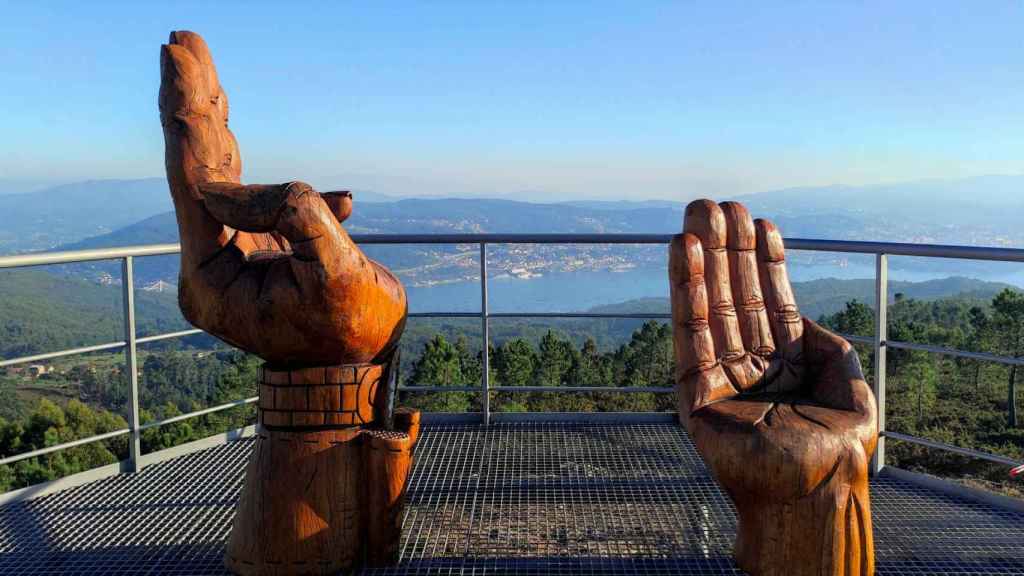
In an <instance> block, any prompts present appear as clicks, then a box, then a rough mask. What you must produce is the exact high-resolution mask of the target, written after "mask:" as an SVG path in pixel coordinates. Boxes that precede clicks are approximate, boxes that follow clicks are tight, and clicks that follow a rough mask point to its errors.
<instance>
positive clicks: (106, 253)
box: [0, 234, 1024, 269]
mask: <svg viewBox="0 0 1024 576" xmlns="http://www.w3.org/2000/svg"><path fill="white" fill-rule="evenodd" d="M673 236H674V235H673V234H353V235H352V239H353V240H355V241H356V242H357V243H360V244H480V243H484V244H667V243H668V242H670V241H671V240H672V237H673ZM783 241H784V243H785V246H786V248H788V249H790V250H808V251H813V252H848V253H855V254H888V255H890V256H921V257H927V258H956V259H963V260H996V261H1002V262H1024V249H1021V248H998V247H993V246H957V245H944V244H911V243H905V242H866V241H860V240H820V239H813V238H785V239H784V240H783ZM180 249H181V245H180V244H151V245H141V246H124V247H117V248H99V249H92V250H67V251H61V252H30V253H27V254H16V255H12V256H0V269H2V268H18V267H22V266H42V265H46V264H70V263H74V262H88V261H95V260H113V259H117V258H124V257H127V256H157V255H164V254H175V253H177V252H179V251H180Z"/></svg>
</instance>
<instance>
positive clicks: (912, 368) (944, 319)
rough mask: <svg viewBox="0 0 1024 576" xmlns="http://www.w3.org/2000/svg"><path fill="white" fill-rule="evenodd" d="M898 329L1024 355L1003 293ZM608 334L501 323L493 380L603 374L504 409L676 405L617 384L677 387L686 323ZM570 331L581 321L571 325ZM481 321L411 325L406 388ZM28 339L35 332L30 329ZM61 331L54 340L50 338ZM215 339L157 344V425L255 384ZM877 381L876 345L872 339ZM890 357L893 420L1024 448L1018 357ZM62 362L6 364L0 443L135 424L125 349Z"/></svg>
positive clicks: (104, 449) (99, 454) (201, 422)
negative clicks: (33, 366)
mask: <svg viewBox="0 0 1024 576" xmlns="http://www.w3.org/2000/svg"><path fill="white" fill-rule="evenodd" d="M889 317H890V320H889V322H890V325H889V335H890V338H891V339H893V340H901V341H910V342H919V343H926V344H934V345H940V346H946V347H950V348H959V349H965V350H974V351H985V352H992V353H997V354H1001V355H1007V356H1014V357H1020V356H1022V355H1024V295H1022V294H1021V293H1019V292H1014V291H1010V290H1005V291H1003V292H1000V293H999V294H997V295H996V296H995V297H994V298H990V299H984V300H983V299H979V298H976V297H959V298H947V299H940V300H918V299H913V298H907V297H904V296H903V295H902V294H897V296H896V300H895V302H894V303H892V304H891V305H890V308H889ZM820 320H821V321H822V322H823V323H824V324H826V325H827V326H829V327H831V328H833V329H835V330H838V331H840V332H843V333H848V334H860V335H870V334H872V333H873V327H874V312H873V310H872V307H871V306H868V305H865V304H864V303H862V302H859V301H856V300H854V301H850V302H848V303H847V304H846V306H845V309H844V310H841V311H840V312H837V313H835V314H831V315H827V316H823V317H821V318H820ZM602 326H604V327H605V328H602V330H603V332H602V333H601V335H600V340H601V342H600V343H599V342H598V338H594V337H587V336H586V333H585V330H584V328H583V325H562V326H560V327H559V329H545V330H541V329H539V328H538V327H537V326H533V325H523V324H518V325H517V324H512V325H508V326H505V327H504V328H501V329H499V330H497V331H496V334H495V337H494V341H493V342H492V348H491V350H490V356H491V375H490V380H491V383H492V385H496V386H547V387H552V388H554V387H558V386H599V387H606V388H608V389H609V391H608V392H601V393H589V392H588V393H553V392H529V393H506V392H492V396H491V409H492V410H494V411H602V412H620V411H666V410H673V409H674V398H673V395H672V394H655V393H646V392H645V393H628V394H627V393H616V392H614V388H615V387H621V386H642V387H670V386H672V383H673V367H674V363H673V354H672V345H671V341H672V335H671V330H670V328H669V326H668V325H666V324H663V323H659V322H647V323H643V324H639V323H636V324H633V325H632V327H633V328H635V329H634V330H632V333H631V334H628V335H626V336H624V337H622V338H619V339H618V342H617V343H615V335H616V332H617V331H620V330H621V328H622V325H617V326H618V328H617V329H616V330H611V329H608V325H602ZM561 328H568V330H563V329H561ZM477 329H478V326H476V325H475V323H472V322H470V323H462V324H460V323H458V322H454V323H437V322H434V323H423V322H419V323H416V324H414V325H413V326H411V328H410V333H409V336H410V337H409V338H407V342H406V351H405V353H404V361H405V363H404V369H403V383H404V384H405V385H408V386H418V385H423V386H450V387H466V386H477V385H479V382H480V379H481V370H482V368H481V365H482V363H481V354H480V350H479V344H478V341H479V332H478V331H477ZM22 336H24V335H22ZM47 338H48V339H50V338H49V337H47ZM211 345H212V343H211V342H210V341H209V340H203V339H198V340H192V341H184V342H173V341H170V342H168V343H164V344H162V345H160V346H155V347H149V348H147V349H146V350H145V352H144V353H143V356H142V360H141V362H140V367H141V380H140V383H141V387H140V388H141V394H142V406H143V407H144V411H143V414H142V419H143V421H144V422H146V421H152V420H154V419H163V418H167V417H171V416H174V415H177V414H181V413H183V412H187V411H191V410H195V409H199V408H203V407H206V406H211V405H215V404H219V403H222V402H228V401H231V400H237V399H240V398H244V397H248V396H252V395H254V393H255V391H254V386H253V382H254V380H255V371H256V366H257V365H258V360H257V359H255V358H254V357H252V356H249V355H246V354H244V353H241V352H237V351H234V350H230V349H226V348H223V347H220V348H218V347H214V348H213V349H212V350H211V348H210V346H211ZM858 348H859V351H860V353H861V359H862V363H863V365H864V371H865V374H866V375H867V376H868V379H869V380H870V379H871V375H872V373H873V359H872V357H871V353H870V350H869V349H868V348H866V347H858ZM888 361H889V366H888V382H887V391H888V412H887V416H888V427H889V428H890V429H891V430H896V431H900V432H904V433H907V434H913V435H917V436H923V437H926V438H930V439H933V440H938V441H942V442H946V443H949V444H955V445H960V446H967V447H971V448H975V449H979V450H983V451H988V452H992V453H997V454H1003V455H1006V456H1010V457H1013V458H1016V459H1020V460H1024V423H1022V422H1020V417H1019V412H1018V410H1019V407H1020V402H1021V396H1022V393H1021V391H1020V388H1021V386H1020V385H1018V383H1017V380H1018V375H1017V369H1016V367H1013V366H1008V365H1005V364H997V363H992V362H983V361H977V360H969V359H962V358H953V357H947V356H941V355H936V354H931V353H927V352H918V351H907V350H896V349H892V350H890V351H889V360H888ZM54 368H55V369H54V370H53V371H52V372H50V373H47V374H43V375H41V376H39V377H38V378H35V379H33V380H32V381H31V385H26V384H25V382H26V376H25V375H24V373H17V372H13V371H11V370H10V369H9V370H8V372H7V374H6V375H4V373H3V372H0V455H11V454H17V453H20V452H24V451H28V450H33V449H37V448H41V447H46V446H52V445H55V444H58V443H61V442H66V441H68V440H72V439H75V438H81V437H85V436H89V435H93V434H99V433H103V432H108V431H114V430H119V429H123V428H125V427H126V423H125V420H124V416H125V414H126V402H127V397H126V386H125V384H124V382H125V378H124V374H123V370H122V365H121V362H120V356H118V355H111V354H106V355H104V354H100V355H92V356H86V357H74V358H73V359H68V360H66V361H64V362H55V363H54ZM480 400H481V398H480V395H479V394H477V393H474V392H463V391H456V392H447V393H411V392H410V393H405V394H403V398H402V400H401V401H402V403H403V404H406V405H412V406H417V407H419V408H422V409H425V410H430V411H441V412H465V411H477V410H479V409H480ZM252 417H253V413H252V409H251V407H247V408H238V409H232V410H229V411H225V412H221V413H217V414H212V415H208V416H203V417H200V418H194V419H189V420H186V421H183V422H178V423H174V424H170V425H166V426H160V427H157V428H152V429H149V430H146V431H145V432H144V433H143V451H144V452H149V451H153V450H159V449H162V448H166V447H169V446H173V445H177V444H180V443H183V442H187V441H190V440H195V439H199V438H202V437H205V436H209V435H211V434H213V433H216V432H220V431H224V430H228V429H233V428H238V427H241V426H243V425H245V424H247V423H251V421H252ZM126 448H127V445H126V439H125V437H123V436H122V437H119V438H117V439H115V440H110V441H104V442H99V443H94V444H90V445H86V446H81V447H76V448H72V449H68V450H63V451H59V452H56V453H53V454H48V455H45V456H42V457H39V458H33V459H30V460H25V461H21V462H19V463H16V464H13V465H11V466H0V491H4V490H8V489H11V488H16V487H20V486H26V485H29V484H33V483H37V482H41V481H45V480H49V479H53V478H57V477H60V476H63V475H66V474H69V473H73V472H77V471H81V470H85V469H88V468H91V467H95V466H99V465H103V464H108V463H112V462H115V461H117V460H118V459H120V458H123V457H124V456H125V454H126ZM887 456H888V462H889V463H890V464H892V465H896V466H899V467H902V468H907V469H911V470H919V471H926V472H930V473H933V474H939V475H943V476H947V477H954V478H960V479H964V480H965V481H967V482H969V483H974V484H983V485H985V486H986V487H988V488H991V489H997V490H1000V491H1002V492H1005V493H1009V494H1015V495H1018V496H1020V495H1021V493H1022V491H1021V486H1022V483H1021V482H1020V481H1013V480H1009V479H1008V478H1007V474H1006V472H1007V470H1006V468H1005V467H1002V466H997V465H993V464H987V463H985V462H982V461H978V460H972V459H968V458H966V457H962V456H958V455H954V454H950V453H946V452H941V451H936V450H929V449H925V448H923V447H918V446H915V445H911V444H907V443H902V442H893V441H890V442H889V447H888V455H887Z"/></svg>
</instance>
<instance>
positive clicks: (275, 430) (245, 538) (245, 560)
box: [224, 365, 419, 576]
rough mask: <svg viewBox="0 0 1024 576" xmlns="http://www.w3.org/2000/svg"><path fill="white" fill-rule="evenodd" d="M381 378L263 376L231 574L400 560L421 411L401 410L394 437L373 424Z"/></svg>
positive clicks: (365, 373) (364, 373) (284, 574)
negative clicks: (254, 438) (256, 426)
mask: <svg viewBox="0 0 1024 576" xmlns="http://www.w3.org/2000/svg"><path fill="white" fill-rule="evenodd" d="M381 373H382V372H381V370H380V367H379V366H372V365H360V366H355V367H353V366H340V367H331V368H307V369H302V370H295V371H291V372H281V371H273V370H269V369H263V370H262V371H261V375H260V384H261V386H260V402H259V408H260V409H259V422H260V427H259V433H258V436H257V438H256V445H255V446H254V448H253V452H252V455H251V456H250V458H249V463H248V466H247V468H246V472H245V484H244V486H243V488H242V493H241V495H240V497H239V503H238V508H237V511H236V514H235V519H234V523H233V525H232V529H231V536H230V538H229V540H228V546H227V551H226V554H225V556H224V565H225V567H227V569H228V570H230V571H232V572H234V573H235V574H240V575H243V576H256V575H261V576H264V575H267V576H269V575H273V576H298V575H306V574H337V573H339V572H343V571H349V570H353V569H355V568H357V567H359V566H361V565H364V564H371V565H373V566H384V565H388V564H390V563H394V562H395V561H397V559H398V555H397V551H398V541H399V538H400V536H401V519H402V510H403V506H404V497H405V488H406V481H407V479H408V474H409V470H410V468H411V466H412V451H413V446H414V444H415V441H416V439H417V435H418V431H419V412H418V411H414V410H396V411H395V415H394V421H395V427H396V428H397V430H387V431H385V430H379V429H374V428H371V427H370V426H369V425H372V424H373V420H374V404H375V399H379V397H378V396H377V392H378V388H383V384H384V383H381V384H382V385H381V386H380V387H378V382H377V381H376V380H375V379H379V377H380V375H381ZM271 422H274V423H279V424H280V425H274V424H271ZM298 422H301V423H302V424H301V425H297V424H295V423H298ZM331 422H344V423H345V424H331ZM356 422H358V423H359V424H356ZM362 424H366V425H367V426H363V425H362Z"/></svg>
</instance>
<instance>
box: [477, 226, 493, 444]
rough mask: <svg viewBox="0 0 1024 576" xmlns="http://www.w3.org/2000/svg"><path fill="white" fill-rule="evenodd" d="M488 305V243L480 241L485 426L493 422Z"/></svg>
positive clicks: (483, 410) (483, 412)
mask: <svg viewBox="0 0 1024 576" xmlns="http://www.w3.org/2000/svg"><path fill="white" fill-rule="evenodd" d="M489 314H490V312H488V307H487V243H485V242H481V243H480V329H481V331H482V332H483V351H482V352H481V354H480V358H481V360H482V361H483V362H482V364H483V374H482V375H481V377H480V393H481V394H482V395H483V398H482V401H481V406H482V408H481V410H482V415H483V422H484V426H489V425H490V424H491V393H490V390H491V350H490V348H491V327H490V318H489Z"/></svg>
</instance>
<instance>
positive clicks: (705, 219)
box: [683, 200, 762, 390]
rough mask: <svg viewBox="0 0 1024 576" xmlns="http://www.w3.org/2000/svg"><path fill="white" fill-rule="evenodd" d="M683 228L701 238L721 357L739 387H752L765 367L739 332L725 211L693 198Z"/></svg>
mask: <svg viewBox="0 0 1024 576" xmlns="http://www.w3.org/2000/svg"><path fill="white" fill-rule="evenodd" d="M683 229H684V230H685V231H686V232H691V233H693V234H695V235H696V236H697V237H698V238H700V241H701V246H702V247H703V249H704V272H705V273H704V283H705V285H706V286H707V293H708V306H709V314H710V318H709V321H710V325H711V336H712V338H713V339H714V341H715V353H716V355H717V356H718V361H719V362H720V363H721V364H722V368H723V369H724V370H725V373H726V375H728V376H729V380H730V381H731V382H732V383H733V385H734V386H736V388H738V389H740V390H744V389H747V388H751V387H753V386H754V385H755V384H757V382H758V381H759V380H760V378H761V374H762V370H761V367H760V365H758V366H755V365H754V364H753V363H752V362H751V356H750V355H749V354H747V350H746V348H744V346H743V337H742V336H741V335H740V327H739V321H738V319H737V318H736V308H735V306H734V305H733V301H732V283H731V280H730V277H729V258H728V255H727V254H726V239H727V235H728V232H727V230H726V222H725V214H724V213H723V212H722V209H721V208H719V206H718V204H715V203H714V202H712V201H711V200H694V201H693V202H690V204H689V205H687V207H686V215H685V217H684V223H683Z"/></svg>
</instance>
